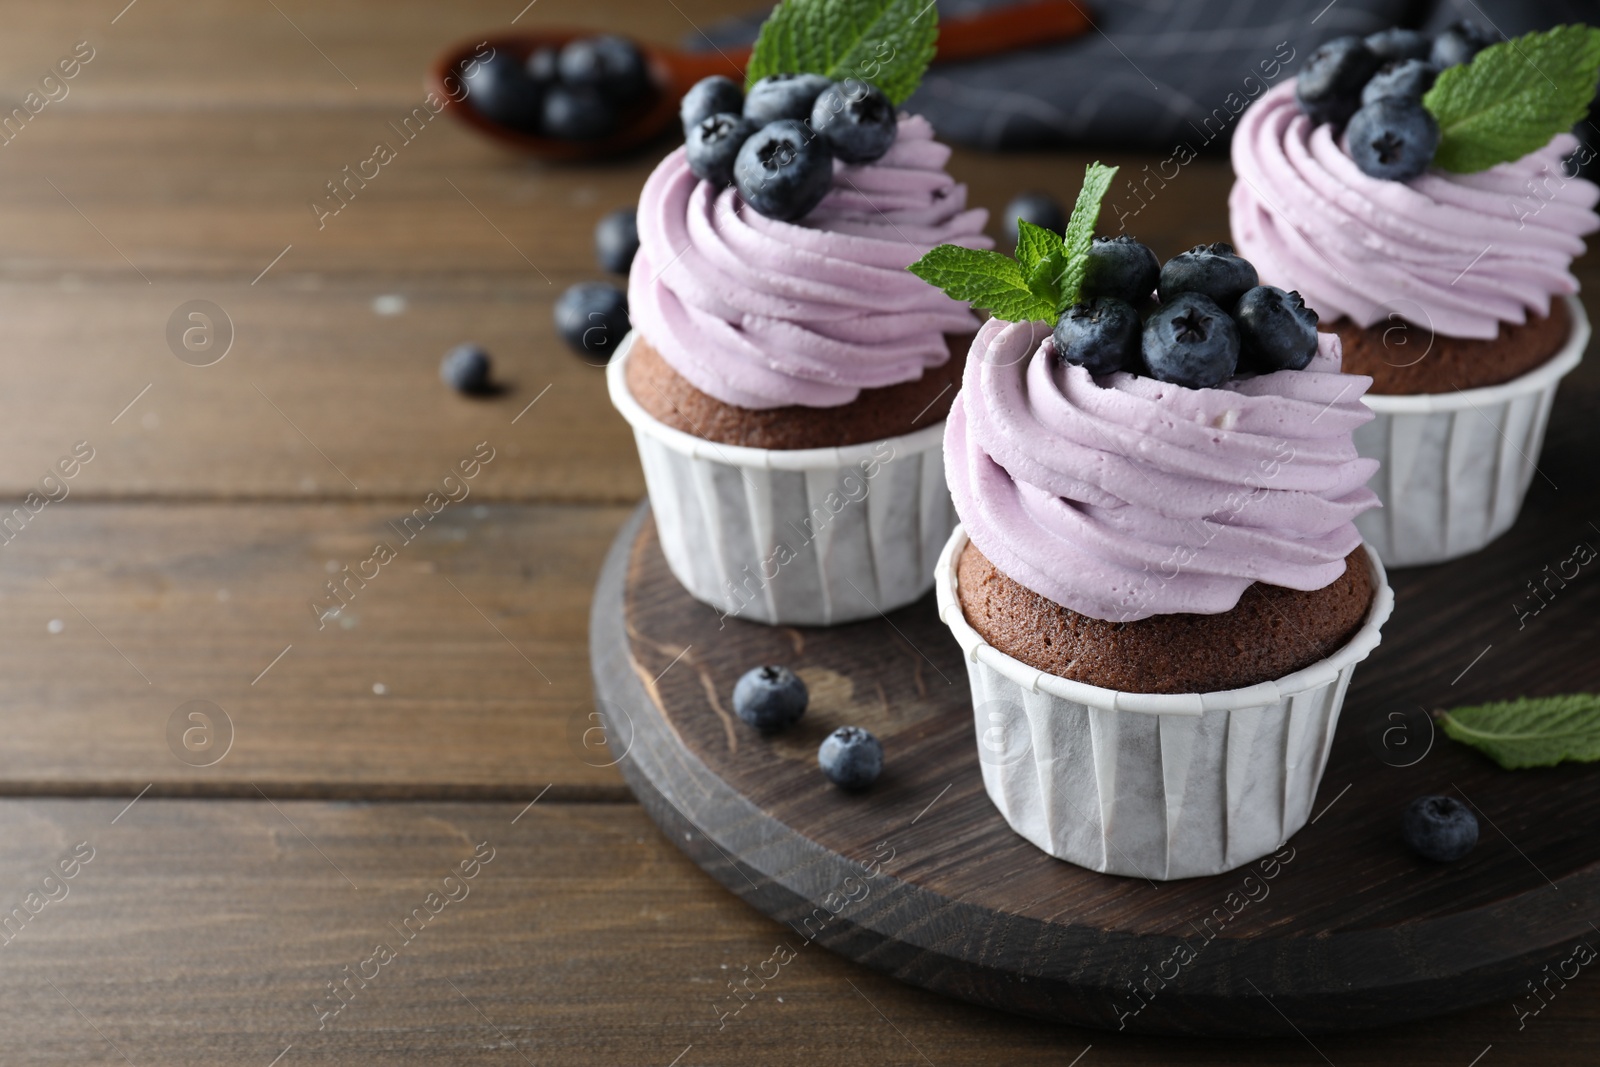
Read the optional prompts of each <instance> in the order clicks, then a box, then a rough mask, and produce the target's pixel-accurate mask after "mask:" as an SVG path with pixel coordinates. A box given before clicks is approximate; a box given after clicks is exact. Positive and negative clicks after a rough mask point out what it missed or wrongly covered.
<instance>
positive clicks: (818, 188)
mask: <svg viewBox="0 0 1600 1067" xmlns="http://www.w3.org/2000/svg"><path fill="white" fill-rule="evenodd" d="M757 84H759V83H757ZM733 184H734V185H735V186H736V187H737V188H738V190H739V196H740V197H741V198H743V200H744V202H745V203H746V204H749V205H750V206H751V207H752V208H754V209H755V210H756V211H759V212H760V213H761V214H763V215H765V216H767V217H768V218H772V219H778V220H780V221H783V222H792V221H793V220H795V219H798V218H800V217H802V216H803V215H805V214H806V213H807V212H809V211H810V210H811V209H812V208H814V207H816V206H817V205H818V204H820V203H822V198H823V197H825V196H827V195H828V190H829V189H831V188H832V187H833V153H832V152H831V151H829V149H828V142H827V141H824V140H823V139H822V138H820V137H817V136H815V135H814V134H813V133H812V132H811V130H810V129H808V128H807V127H806V124H805V123H803V122H797V121H795V120H794V119H779V120H778V121H777V122H769V123H768V124H767V125H766V126H764V127H762V128H761V132H759V133H757V134H756V135H755V136H753V137H751V138H750V139H749V140H748V141H746V142H745V143H744V147H742V148H740V149H739V154H738V156H737V157H735V159H734V161H733Z"/></svg>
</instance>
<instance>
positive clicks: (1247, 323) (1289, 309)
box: [1233, 285, 1317, 374]
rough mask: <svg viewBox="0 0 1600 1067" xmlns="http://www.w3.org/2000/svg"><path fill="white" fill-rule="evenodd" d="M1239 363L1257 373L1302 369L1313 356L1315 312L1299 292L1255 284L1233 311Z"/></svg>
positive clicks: (1315, 338) (1315, 336)
mask: <svg viewBox="0 0 1600 1067" xmlns="http://www.w3.org/2000/svg"><path fill="white" fill-rule="evenodd" d="M1233 321H1234V323H1235V324H1236V325H1237V326H1238V327H1239V363H1240V365H1241V366H1242V367H1243V368H1244V369H1246V370H1251V371H1255V372H1256V373H1257V374H1270V373H1272V372H1273V371H1276V370H1304V369H1305V366H1306V364H1308V363H1310V362H1311V357H1312V356H1314V355H1316V354H1317V313H1316V312H1315V311H1312V310H1311V309H1310V308H1308V307H1306V302H1305V301H1304V300H1302V299H1301V298H1300V294H1299V293H1286V292H1284V291H1283V290H1282V289H1277V288H1274V287H1273V286H1270V285H1258V286H1256V287H1255V288H1254V289H1252V290H1250V291H1249V292H1248V293H1245V294H1244V295H1243V296H1241V297H1240V298H1239V303H1238V305H1237V306H1236V307H1235V308H1234V309H1233Z"/></svg>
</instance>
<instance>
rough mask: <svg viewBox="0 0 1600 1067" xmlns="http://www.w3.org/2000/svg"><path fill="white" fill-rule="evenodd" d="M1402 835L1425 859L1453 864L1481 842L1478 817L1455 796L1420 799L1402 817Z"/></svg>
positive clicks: (1414, 801)
mask: <svg viewBox="0 0 1600 1067" xmlns="http://www.w3.org/2000/svg"><path fill="white" fill-rule="evenodd" d="M1400 835H1401V836H1402V837H1403V838H1405V842H1406V844H1407V845H1409V846H1410V847H1411V851H1413V852H1415V853H1416V854H1417V855H1419V856H1421V857H1422V858H1423V859H1426V860H1433V861H1434V862H1435V863H1453V862H1455V861H1456V860H1458V859H1460V858H1461V857H1463V856H1465V855H1466V854H1467V853H1468V852H1471V851H1472V846H1473V845H1476V844H1477V843H1478V817H1477V816H1476V815H1474V814H1473V813H1472V809H1471V808H1469V807H1467V806H1466V805H1465V804H1463V803H1461V801H1459V800H1457V799H1456V798H1455V797H1444V796H1428V797H1418V798H1417V799H1415V800H1413V801H1412V802H1411V803H1410V804H1407V805H1406V810H1405V812H1404V813H1403V814H1402V815H1401V816H1400Z"/></svg>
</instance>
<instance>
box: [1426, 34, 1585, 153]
mask: <svg viewBox="0 0 1600 1067" xmlns="http://www.w3.org/2000/svg"><path fill="white" fill-rule="evenodd" d="M1597 79H1600V29H1595V28H1593V27H1590V26H1557V27H1556V28H1555V29H1553V30H1550V31H1548V32H1546V33H1530V34H1527V35H1526V36H1524V37H1518V38H1515V39H1514V40H1510V41H1501V42H1500V43H1499V44H1495V45H1490V46H1489V47H1488V48H1485V49H1484V50H1483V51H1481V52H1479V53H1478V54H1477V55H1476V56H1474V57H1473V59H1472V62H1470V63H1467V64H1465V65H1462V66H1455V67H1447V68H1446V69H1445V70H1443V71H1442V72H1440V74H1439V80H1438V81H1436V82H1435V83H1434V85H1433V88H1432V89H1429V90H1428V94H1427V95H1426V96H1424V97H1423V98H1422V104H1423V106H1424V107H1426V108H1427V109H1428V110H1429V111H1430V112H1432V114H1433V117H1434V118H1435V119H1437V120H1438V122H1439V131H1440V135H1441V136H1440V138H1439V148H1438V150H1437V151H1436V152H1435V153H1434V156H1433V164H1434V166H1436V167H1439V168H1440V169H1441V170H1448V171H1454V172H1455V173H1458V174H1466V173H1471V172H1473V171H1480V170H1487V169H1488V168H1490V167H1492V166H1494V165H1495V164H1496V163H1506V162H1509V161H1511V160H1513V159H1521V158H1522V157H1523V156H1525V155H1527V154H1528V153H1529V152H1532V151H1535V150H1536V149H1539V148H1543V147H1544V146H1545V145H1546V144H1548V143H1549V142H1550V138H1552V137H1554V136H1555V135H1556V134H1558V133H1565V132H1566V131H1568V130H1570V129H1571V128H1572V126H1573V124H1574V123H1576V122H1578V121H1579V120H1580V119H1582V118H1583V117H1584V116H1585V115H1586V114H1587V113H1588V111H1589V101H1590V100H1591V99H1593V97H1594V92H1595V82H1596V80H1597Z"/></svg>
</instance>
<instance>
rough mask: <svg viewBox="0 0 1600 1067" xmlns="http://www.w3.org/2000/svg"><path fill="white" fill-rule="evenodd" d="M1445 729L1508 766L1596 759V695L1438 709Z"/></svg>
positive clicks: (1599, 700) (1599, 721)
mask: <svg viewBox="0 0 1600 1067" xmlns="http://www.w3.org/2000/svg"><path fill="white" fill-rule="evenodd" d="M1439 725H1440V726H1442V727H1443V728H1444V732H1445V733H1446V734H1447V735H1448V736H1450V737H1451V738H1454V739H1455V740H1457V741H1460V742H1461V743H1463V744H1467V745H1471V746H1472V747H1473V748H1476V749H1478V750H1479V751H1481V752H1483V753H1484V754H1485V755H1487V756H1488V757H1489V758H1490V759H1492V760H1494V761H1495V762H1496V763H1498V764H1500V766H1502V767H1505V768H1506V769H1507V770H1517V769H1519V768H1522V767H1550V766H1554V765H1555V764H1557V763H1560V762H1561V761H1562V760H1577V761H1578V762H1581V763H1589V762H1593V761H1594V760H1600V694H1594V693H1576V694H1573V695H1571V696H1558V697H1519V698H1518V699H1516V700H1503V701H1500V702H1499V703H1495V704H1478V705H1476V706H1474V707H1469V708H1456V709H1454V710H1452V711H1446V712H1441V713H1440V714H1439Z"/></svg>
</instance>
